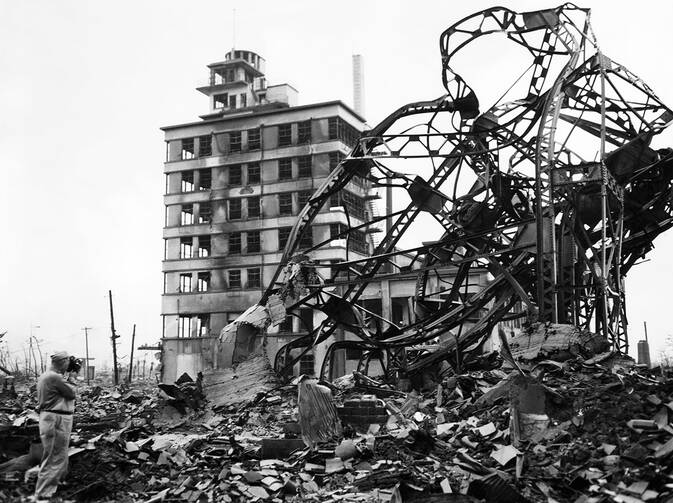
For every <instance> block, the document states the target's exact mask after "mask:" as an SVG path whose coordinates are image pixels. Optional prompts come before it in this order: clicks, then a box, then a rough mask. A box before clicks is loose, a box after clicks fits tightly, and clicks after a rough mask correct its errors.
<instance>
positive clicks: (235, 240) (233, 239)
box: [228, 232, 242, 255]
mask: <svg viewBox="0 0 673 503" xmlns="http://www.w3.org/2000/svg"><path fill="white" fill-rule="evenodd" d="M228 241H229V255H240V254H241V253H242V248H241V233H240V232H230V233H229V239H228Z"/></svg>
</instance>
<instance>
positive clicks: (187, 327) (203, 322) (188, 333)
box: [178, 314, 210, 337]
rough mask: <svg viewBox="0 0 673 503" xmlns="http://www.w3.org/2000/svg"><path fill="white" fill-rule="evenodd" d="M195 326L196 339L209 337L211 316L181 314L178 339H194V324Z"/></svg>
mask: <svg viewBox="0 0 673 503" xmlns="http://www.w3.org/2000/svg"><path fill="white" fill-rule="evenodd" d="M193 323H194V324H195V326H194V328H196V335H195V336H196V337H207V336H208V335H209V333H210V315H209V314H198V315H196V316H194V315H191V314H181V315H179V316H178V337H193V335H192V327H193V325H192V324H193Z"/></svg>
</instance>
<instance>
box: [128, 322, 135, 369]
mask: <svg viewBox="0 0 673 503" xmlns="http://www.w3.org/2000/svg"><path fill="white" fill-rule="evenodd" d="M135 343H136V324H135V323H134V324H133V335H132V336H131V358H129V382H131V380H132V379H133V346H134V344H135Z"/></svg>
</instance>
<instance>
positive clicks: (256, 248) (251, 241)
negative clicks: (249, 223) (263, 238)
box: [247, 231, 261, 253]
mask: <svg viewBox="0 0 673 503" xmlns="http://www.w3.org/2000/svg"><path fill="white" fill-rule="evenodd" d="M247 243H248V253H259V252H260V251H261V243H260V237H259V231H248V235H247Z"/></svg>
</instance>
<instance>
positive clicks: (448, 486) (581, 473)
mask: <svg viewBox="0 0 673 503" xmlns="http://www.w3.org/2000/svg"><path fill="white" fill-rule="evenodd" d="M568 356H569V358H568V359H566V360H565V361H564V362H560V361H556V360H538V361H534V360H529V361H528V362H527V363H523V362H522V363H521V366H522V367H523V368H522V369H510V368H507V367H501V368H497V369H492V370H472V371H470V372H466V373H462V374H460V375H451V376H448V377H445V378H443V379H441V380H440V381H439V382H436V383H435V385H434V387H433V388H432V389H427V388H428V387H427V386H426V389H425V391H419V390H412V391H409V392H401V391H399V390H398V389H395V388H394V387H392V386H390V385H383V384H381V385H379V386H378V387H377V386H374V385H373V382H372V380H371V379H366V380H364V381H363V380H362V379H360V378H359V377H358V376H357V375H352V376H347V377H345V378H341V379H338V380H337V381H335V382H334V383H317V382H316V381H315V380H314V379H306V378H300V379H297V380H296V381H295V382H294V383H290V384H283V383H280V382H278V381H277V380H274V379H271V378H269V379H266V378H264V376H263V375H262V376H260V382H263V383H264V384H263V385H258V386H257V388H256V390H255V393H254V395H251V394H248V395H246V400H244V401H243V400H236V401H235V402H234V403H226V401H224V400H222V399H221V397H220V399H213V400H211V398H210V397H209V393H208V391H209V387H208V386H202V385H201V384H200V383H201V380H200V379H197V381H192V380H191V379H188V378H187V377H186V376H183V378H181V379H180V380H179V381H180V382H179V383H176V384H175V385H170V386H164V385H162V386H161V389H168V390H170V391H172V392H173V393H172V394H166V393H165V391H159V390H156V388H155V389H153V390H152V391H151V392H150V390H149V388H150V385H149V384H147V385H144V387H135V388H132V389H121V390H120V389H113V390H102V389H100V388H89V389H86V390H83V391H82V392H81V398H80V399H79V402H78V404H77V416H76V418H75V427H74V428H73V437H72V442H71V452H70V473H69V475H68V478H67V483H66V485H65V486H64V487H62V488H61V489H59V492H58V496H59V498H61V499H62V500H63V501H121V502H131V501H146V502H150V501H152V502H158V501H188V502H201V501H203V502H206V501H225V502H238V501H315V502H360V501H362V502H364V501H368V502H369V501H371V502H374V501H384V502H388V501H390V502H394V503H400V502H469V501H486V502H502V503H507V502H526V501H530V502H537V501H542V502H550V503H553V502H577V503H589V502H604V501H605V502H607V501H615V502H627V503H632V502H641V501H645V502H647V501H673V471H671V469H672V468H673V457H672V456H671V455H672V454H673V427H672V426H671V424H670V423H671V420H672V419H673V380H669V379H666V378H663V377H660V376H654V375H652V374H650V372H649V370H647V369H644V368H640V367H638V366H635V365H634V364H633V362H632V361H630V360H629V359H627V358H624V357H621V356H619V355H616V354H613V353H610V352H605V353H599V354H598V355H595V356H592V357H591V358H585V357H584V356H582V355H579V354H574V355H568ZM505 360H507V358H505ZM255 365H259V362H256V363H255ZM258 371H259V369H258ZM230 372H231V371H230ZM260 372H262V374H264V373H265V372H266V371H264V370H262V371H260ZM243 375H244V371H241V372H239V373H238V376H240V378H243ZM208 379H210V382H217V384H216V385H212V386H211V387H210V390H211V392H212V391H213V390H215V389H217V390H218V393H222V394H224V395H228V388H227V386H235V385H236V383H237V381H238V377H237V378H234V376H233V375H230V376H229V381H226V380H225V379H223V378H220V379H219V380H218V379H214V380H213V378H212V377H210V378H206V381H208ZM227 382H228V383H229V384H227ZM330 393H331V395H332V397H333V400H331V399H329V398H328V397H329V395H330ZM211 394H212V393H211ZM183 395H184V396H183ZM204 395H205V398H204ZM20 399H21V400H24V404H25V408H23V410H22V411H21V412H20V413H7V412H5V413H2V416H1V418H2V419H1V420H0V439H1V440H2V448H1V449H0V451H1V452H2V455H3V456H4V458H3V459H0V462H1V461H3V460H5V459H6V458H11V459H8V460H7V461H6V462H5V463H3V464H0V478H1V480H2V489H1V490H0V501H20V500H21V499H22V498H25V497H27V496H28V495H29V494H30V493H31V491H32V488H33V483H34V476H35V470H36V468H35V467H33V468H31V466H29V465H30V462H28V458H25V459H24V460H23V462H22V463H18V462H17V459H19V458H20V457H21V456H19V452H18V450H20V448H21V447H23V448H24V451H23V453H22V455H23V456H26V452H29V450H30V446H29V445H22V443H23V444H25V443H26V442H27V440H29V439H30V438H31V434H32V436H33V440H35V434H36V423H35V419H36V416H35V414H34V413H32V412H30V411H29V408H30V404H31V403H32V402H31V401H30V400H31V398H30V396H25V397H22V398H20ZM214 403H218V404H219V405H214ZM6 408H7V407H5V409H6ZM10 408H11V406H10ZM307 411H308V412H307ZM307 414H308V416H307ZM321 415H322V416H323V417H320V418H319V420H316V417H315V416H321ZM336 417H338V418H340V422H341V424H340V425H336V424H335V423H334V421H333V419H332V418H336ZM328 418H329V419H328ZM337 421H338V420H337ZM323 424H324V425H327V426H325V428H328V429H329V432H322V435H321V434H320V433H321V432H320V431H317V430H318V429H320V428H321V426H320V425H323ZM31 432H32V433H31ZM328 433H329V434H328ZM12 443H13V444H14V448H13V450H12V449H10V448H9V446H10V444H12ZM28 443H29V442H28ZM37 445H39V444H37ZM309 445H310V446H311V447H308V446H309ZM33 450H34V449H33ZM10 451H12V453H11V455H10ZM30 455H32V458H31V459H34V460H37V459H39V456H37V455H36V453H34V452H30V453H29V454H28V456H30ZM36 462H37V461H34V463H36ZM34 463H33V464H34Z"/></svg>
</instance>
